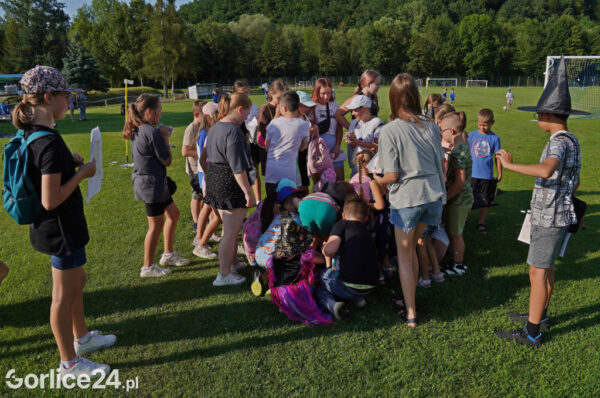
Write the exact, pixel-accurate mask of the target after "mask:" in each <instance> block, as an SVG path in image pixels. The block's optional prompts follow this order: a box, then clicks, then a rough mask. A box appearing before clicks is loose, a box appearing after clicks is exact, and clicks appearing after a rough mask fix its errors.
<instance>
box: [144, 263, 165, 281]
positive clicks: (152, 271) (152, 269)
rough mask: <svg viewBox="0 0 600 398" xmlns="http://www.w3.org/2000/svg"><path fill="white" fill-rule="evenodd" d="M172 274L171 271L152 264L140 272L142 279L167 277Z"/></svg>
mask: <svg viewBox="0 0 600 398" xmlns="http://www.w3.org/2000/svg"><path fill="white" fill-rule="evenodd" d="M170 273H171V270H170V269H167V268H162V267H159V266H158V265H156V264H152V265H151V266H149V267H142V268H141V270H140V276H141V277H142V278H149V277H153V276H166V275H169V274H170Z"/></svg>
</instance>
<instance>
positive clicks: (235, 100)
mask: <svg viewBox="0 0 600 398" xmlns="http://www.w3.org/2000/svg"><path fill="white" fill-rule="evenodd" d="M240 106H241V107H242V108H244V109H249V108H250V107H251V106H252V101H251V100H250V97H248V94H243V93H231V94H229V95H224V96H223V97H222V98H221V101H219V117H218V119H217V120H221V119H223V118H224V117H225V116H227V115H229V114H230V113H231V112H233V111H235V110H236V109H237V108H238V107H240Z"/></svg>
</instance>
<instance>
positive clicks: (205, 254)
mask: <svg viewBox="0 0 600 398" xmlns="http://www.w3.org/2000/svg"><path fill="white" fill-rule="evenodd" d="M192 253H194V255H195V256H198V257H200V258H206V259H209V260H210V259H213V258H217V253H213V252H211V251H210V247H208V246H196V247H194V251H192Z"/></svg>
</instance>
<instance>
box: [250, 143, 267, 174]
mask: <svg viewBox="0 0 600 398" xmlns="http://www.w3.org/2000/svg"><path fill="white" fill-rule="evenodd" d="M250 156H251V157H252V161H253V162H254V168H256V171H257V172H258V165H259V164H260V165H261V166H260V174H262V175H263V177H264V175H265V171H266V170H267V151H266V150H265V148H263V147H261V146H259V145H256V144H250Z"/></svg>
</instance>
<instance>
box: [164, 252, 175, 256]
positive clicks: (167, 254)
mask: <svg viewBox="0 0 600 398" xmlns="http://www.w3.org/2000/svg"><path fill="white" fill-rule="evenodd" d="M172 255H173V252H171V253H167V252H164V253H163V256H165V257H171V256H172Z"/></svg>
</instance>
